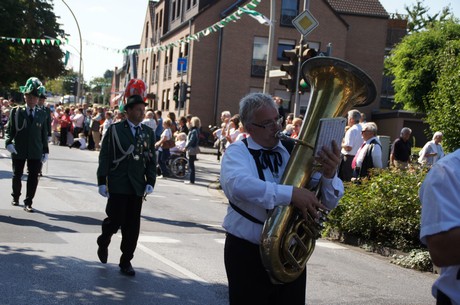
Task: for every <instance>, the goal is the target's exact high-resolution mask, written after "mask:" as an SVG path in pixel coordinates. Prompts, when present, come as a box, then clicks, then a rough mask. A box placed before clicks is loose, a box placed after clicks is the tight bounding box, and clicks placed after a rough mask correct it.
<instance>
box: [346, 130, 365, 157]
mask: <svg viewBox="0 0 460 305" xmlns="http://www.w3.org/2000/svg"><path fill="white" fill-rule="evenodd" d="M361 130H362V127H361V125H360V124H355V125H353V126H351V127H350V129H348V130H347V132H346V133H345V137H344V138H343V143H342V145H343V146H350V147H351V150H350V151H346V150H345V148H342V151H341V153H342V155H350V156H354V155H356V153H357V152H358V149H359V148H360V147H361V143H363V138H362V137H361Z"/></svg>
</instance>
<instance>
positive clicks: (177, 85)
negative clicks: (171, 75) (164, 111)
mask: <svg viewBox="0 0 460 305" xmlns="http://www.w3.org/2000/svg"><path fill="white" fill-rule="evenodd" d="M179 88H180V86H179V84H178V83H175V84H174V94H173V100H174V101H176V102H177V101H179Z"/></svg>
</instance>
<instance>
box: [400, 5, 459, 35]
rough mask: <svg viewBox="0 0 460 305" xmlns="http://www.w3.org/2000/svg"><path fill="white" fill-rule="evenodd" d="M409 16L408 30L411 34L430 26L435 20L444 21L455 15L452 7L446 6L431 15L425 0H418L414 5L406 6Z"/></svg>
mask: <svg viewBox="0 0 460 305" xmlns="http://www.w3.org/2000/svg"><path fill="white" fill-rule="evenodd" d="M404 8H405V9H406V12H407V14H408V16H409V19H408V22H407V31H408V33H409V34H411V33H416V32H420V31H422V30H424V29H427V28H430V27H431V26H432V25H433V24H434V23H435V22H437V21H440V22H444V21H447V20H449V19H450V18H451V17H453V15H452V12H451V9H450V8H449V7H445V8H443V9H442V11H441V12H438V13H436V14H434V15H429V14H428V11H429V8H428V7H426V6H424V5H423V0H417V2H416V3H415V4H414V5H412V6H404Z"/></svg>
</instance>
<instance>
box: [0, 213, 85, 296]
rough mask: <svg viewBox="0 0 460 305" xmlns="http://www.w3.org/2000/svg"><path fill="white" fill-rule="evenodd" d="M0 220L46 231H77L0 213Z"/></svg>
mask: <svg viewBox="0 0 460 305" xmlns="http://www.w3.org/2000/svg"><path fill="white" fill-rule="evenodd" d="M0 222H3V223H7V224H11V225H15V226H21V227H25V226H28V227H34V228H35V227H36V228H40V229H43V230H45V231H47V232H67V233H76V232H77V231H74V230H72V229H69V228H66V227H60V226H54V225H49V224H47V223H44V222H40V221H36V220H31V219H25V218H15V217H12V216H5V215H0ZM0 291H1V290H0Z"/></svg>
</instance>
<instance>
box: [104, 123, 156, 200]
mask: <svg viewBox="0 0 460 305" xmlns="http://www.w3.org/2000/svg"><path fill="white" fill-rule="evenodd" d="M140 126H142V129H141V130H140V132H139V137H138V139H137V141H136V139H135V138H134V136H133V134H132V132H131V128H130V126H129V124H128V122H127V121H126V120H124V121H121V122H118V123H115V124H113V125H112V126H110V128H109V129H108V130H107V133H106V134H105V136H104V139H103V140H102V146H101V151H100V153H99V167H98V169H97V182H98V185H107V187H108V192H109V193H114V194H131V195H132V194H136V195H137V196H143V195H144V191H145V186H146V185H147V184H150V185H151V186H155V180H156V155H155V134H154V131H153V130H152V129H151V128H150V127H148V126H145V125H143V124H141V125H140ZM130 146H132V148H131V149H130ZM131 150H132V152H131V153H128V152H130V151H131ZM114 161H115V162H114Z"/></svg>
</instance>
